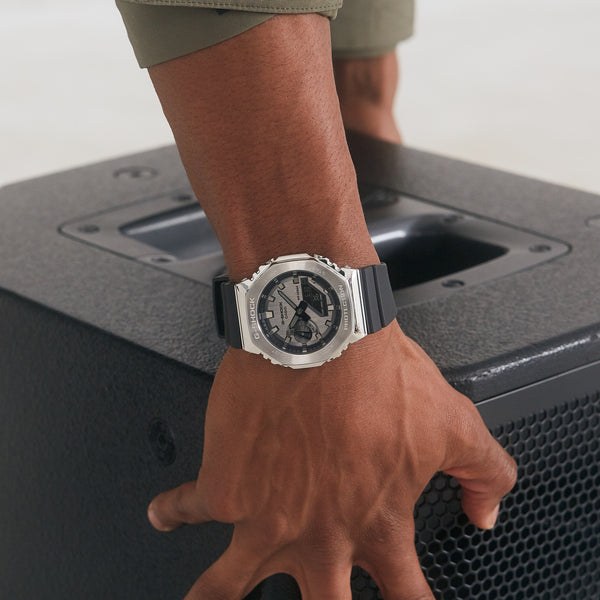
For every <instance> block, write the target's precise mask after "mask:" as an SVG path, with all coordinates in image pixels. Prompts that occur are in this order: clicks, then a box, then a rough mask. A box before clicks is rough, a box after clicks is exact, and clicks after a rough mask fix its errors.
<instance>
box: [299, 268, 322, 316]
mask: <svg viewBox="0 0 600 600" xmlns="http://www.w3.org/2000/svg"><path fill="white" fill-rule="evenodd" d="M300 281H301V282H302V299H303V300H304V301H305V302H306V303H307V304H308V305H309V306H310V307H311V308H312V309H313V310H314V311H315V312H316V313H317V314H318V315H319V316H320V317H326V316H327V296H326V295H325V294H324V293H323V292H320V291H319V290H318V289H317V288H316V287H314V286H312V285H311V284H310V283H309V282H308V277H302V278H301V280H300Z"/></svg>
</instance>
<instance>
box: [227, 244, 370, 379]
mask: <svg viewBox="0 0 600 600" xmlns="http://www.w3.org/2000/svg"><path fill="white" fill-rule="evenodd" d="M330 265H331V266H330ZM296 270H298V271H310V272H312V273H315V274H316V275H319V276H321V277H323V279H325V281H327V282H328V283H329V284H330V285H331V286H332V287H333V288H334V289H335V290H336V292H337V293H338V295H339V297H340V302H341V304H342V324H341V326H340V329H339V330H338V333H337V334H336V335H335V337H334V338H333V339H332V340H331V342H329V344H327V346H325V347H324V348H322V349H321V350H319V351H317V352H314V353H311V354H288V353H287V352H284V351H283V350H280V349H279V348H276V347H275V346H274V345H273V344H271V342H270V341H269V340H268V339H267V338H266V337H265V335H264V333H263V332H262V329H261V328H260V325H259V323H258V315H257V312H256V308H257V305H258V299H259V298H260V295H261V293H262V291H263V290H264V289H265V287H267V285H268V284H269V282H270V281H271V280H272V279H274V278H275V277H278V276H279V275H281V274H282V273H287V272H289V271H296ZM359 279H360V278H359V277H358V272H357V271H356V270H355V269H350V268H344V269H343V274H342V272H341V271H340V270H338V269H337V268H336V267H335V265H332V264H331V263H329V264H327V262H325V260H324V259H321V257H315V256H310V255H309V254H295V255H290V256H281V257H279V258H277V259H274V260H272V261H269V262H268V263H267V264H266V265H263V266H262V267H260V269H259V270H258V271H257V272H256V273H255V274H254V275H253V276H252V278H251V279H245V280H244V281H242V282H241V283H238V284H237V285H236V286H235V291H236V300H237V306H238V316H239V323H240V331H241V336H242V347H243V348H244V350H247V351H248V352H253V353H255V354H262V355H263V356H264V357H265V358H267V359H269V360H270V361H271V362H273V363H275V364H278V365H282V366H286V367H291V368H295V369H302V368H306V367H316V366H319V365H322V364H323V363H325V362H327V361H329V360H332V359H333V358H336V357H338V356H339V355H340V354H341V353H342V352H343V351H344V350H345V349H346V348H347V347H348V344H350V343H352V342H355V341H357V340H359V339H361V338H363V337H364V336H365V328H364V318H363V315H362V303H361V302H360V300H359V301H358V303H357V296H356V293H357V289H358V293H359V296H358V298H360V289H359V288H360V281H359ZM357 306H358V307H360V310H359V311H358V315H357V310H356V308H357Z"/></svg>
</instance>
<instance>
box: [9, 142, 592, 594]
mask: <svg viewBox="0 0 600 600" xmlns="http://www.w3.org/2000/svg"><path fill="white" fill-rule="evenodd" d="M353 148H354V154H355V156H356V160H357V166H358V171H359V177H360V178H361V179H362V180H363V181H366V182H367V183H371V184H376V185H378V186H384V188H385V187H387V188H390V189H396V190H400V191H403V192H405V193H408V194H412V195H415V196H420V197H423V198H425V199H429V200H433V201H437V202H440V203H442V204H444V203H445V204H448V205H450V206H456V207H458V208H460V209H462V210H467V211H470V212H473V213H480V214H482V215H486V216H489V217H491V218H494V219H499V220H502V221H506V222H508V223H513V224H517V225H518V226H519V227H522V228H526V229H531V230H534V231H538V232H540V233H543V234H545V235H549V236H552V237H555V238H558V239H561V240H563V241H565V242H567V243H569V244H571V246H572V251H571V252H570V253H569V254H568V255H565V256H563V257H561V258H559V259H557V260H555V261H553V262H549V263H546V264H543V265H541V266H539V267H536V268H534V269H531V270H529V271H527V272H521V273H516V274H514V275H511V276H509V277H505V278H504V279H498V280H495V281H492V282H490V283H486V284H482V285H480V286H477V287H473V288H464V289H460V290H458V291H457V292H456V293H454V294H452V295H450V296H447V297H444V298H438V299H436V300H434V301H430V302H425V303H422V304H419V305H413V306H409V307H407V308H404V309H402V310H401V311H400V313H399V319H400V322H401V325H402V326H403V328H404V329H405V331H406V332H407V333H409V334H410V335H411V336H412V337H414V338H415V339H416V340H417V341H419V342H420V343H421V344H422V345H423V346H424V347H425V349H426V350H427V352H428V353H429V354H430V355H431V356H432V357H433V358H434V360H435V361H436V362H437V364H438V365H439V366H440V367H441V369H442V371H443V372H444V374H445V375H446V376H447V377H448V378H449V380H450V381H451V382H452V383H453V384H454V385H455V386H457V387H458V388H459V389H461V390H463V391H466V392H467V393H469V394H470V395H471V397H472V398H473V400H475V401H477V402H480V401H482V400H483V399H485V398H490V397H492V396H494V397H496V396H497V395H498V394H505V393H506V392H508V391H510V390H513V389H516V388H520V387H521V386H523V385H525V384H528V383H532V382H535V381H538V380H540V379H545V378H547V377H550V376H553V375H555V376H557V377H556V379H553V380H551V382H550V383H549V385H550V386H551V388H550V389H551V391H552V393H549V390H548V388H547V387H543V388H538V387H535V386H533V387H532V388H529V389H523V390H519V391H518V392H516V393H515V394H513V395H512V396H510V397H508V396H507V397H504V396H501V397H499V398H493V399H492V400H488V401H487V402H480V404H479V406H480V410H481V411H482V414H483V415H484V418H485V419H486V422H487V423H488V425H489V426H490V427H492V429H494V431H495V433H496V434H497V435H498V436H499V439H500V440H501V441H502V443H504V444H505V445H506V446H507V447H508V448H509V450H510V451H511V452H512V453H513V454H514V456H515V458H516V459H517V462H518V463H519V466H520V469H521V480H520V483H519V486H518V487H517V489H516V490H515V492H514V493H513V494H512V495H511V496H510V498H509V499H508V500H507V502H506V503H505V505H504V507H503V510H502V511H501V514H500V525H499V526H498V528H497V529H496V530H494V531H493V532H492V533H482V532H477V531H475V529H474V528H473V527H472V526H471V525H469V524H468V523H466V521H465V518H464V516H462V513H461V512H460V508H459V505H458V491H457V490H456V488H455V486H453V484H452V483H451V480H448V479H447V478H440V479H436V480H435V481H434V482H433V483H432V484H431V486H430V488H429V489H428V491H427V492H426V494H425V495H424V497H423V499H422V500H421V501H420V502H419V505H418V506H417V520H418V526H419V529H418V532H417V544H418V550H419V552H420V556H421V558H422V563H423V567H424V568H425V570H426V573H427V574H428V576H429V577H430V580H431V582H432V586H433V587H434V588H435V589H436V590H437V592H436V593H437V595H438V598H442V600H448V599H449V598H472V597H477V598H482V599H483V600H489V599H490V598H494V597H498V598H500V597H501V598H503V599H510V600H512V599H515V600H516V599H520V598H535V599H536V600H537V599H539V600H546V598H552V599H553V600H554V599H557V600H571V599H574V598H576V599H578V600H579V599H581V600H583V599H584V598H586V599H587V598H598V597H599V593H598V584H599V582H598V571H599V569H598V566H599V565H598V560H599V555H598V552H599V551H598V548H599V543H598V540H599V538H600V531H599V529H598V520H597V518H598V513H599V511H600V507H599V506H598V496H599V492H600V481H599V476H598V462H599V459H600V456H599V452H598V437H599V433H600V431H599V425H598V418H599V411H600V407H599V400H598V390H600V376H598V374H597V373H596V371H594V372H593V373H592V375H589V374H588V375H587V376H586V377H587V379H585V377H584V375H583V373H582V372H579V371H578V372H575V373H574V374H570V375H564V376H563V375H562V374H564V373H565V372H566V371H568V370H569V369H572V368H573V367H577V366H580V365H586V364H588V363H592V362H593V361H597V360H599V359H600V326H599V324H598V322H599V321H600V311H599V309H598V302H597V298H598V294H599V292H600V265H599V261H598V260H597V258H598V248H599V242H600V240H599V236H600V229H599V228H597V227H589V226H588V225H586V219H587V218H588V217H589V216H592V215H597V214H598V213H600V202H599V200H598V197H596V196H593V195H591V194H585V193H583V192H577V191H573V190H568V189H565V188H561V187H557V186H552V185H549V184H543V183H540V182H535V181H531V180H527V179H523V178H521V177H516V176H513V175H507V174H505V173H499V172H496V171H492V170H489V169H485V168H482V167H477V166H473V165H467V164H464V163H460V162H457V161H452V160H450V159H445V158H441V157H436V156H432V155H429V154H424V153H420V152H416V151H413V150H409V149H403V148H397V147H395V146H390V145H388V144H384V143H380V142H375V141H372V140H367V139H363V138H360V137H355V138H353ZM130 166H133V167H135V168H129V167H130ZM186 186H187V181H186V179H185V175H184V174H183V170H182V167H181V165H180V163H179V160H178V157H177V154H176V152H175V150H174V149H173V148H166V149H161V150H156V151H153V152H149V153H144V154H141V155H138V156H134V157H125V158H122V159H116V160H114V161H109V162H106V163H100V164H97V165H92V166H89V167H85V168H82V169H77V170H74V171H71V172H68V173H61V174H56V175H52V176H48V177H44V178H40V179H37V180H33V181H28V182H23V183H19V184H15V185H12V186H8V187H6V188H3V189H1V190H0V253H1V254H0V423H1V424H2V435H0V479H1V481H2V485H1V486H0V597H2V598H36V599H38V598H39V599H41V600H46V599H47V600H54V599H55V598H87V599H89V600H96V599H98V600H100V599H105V598H111V599H115V600H120V599H121V598H123V599H127V600H131V599H132V598H136V599H137V598H144V599H147V600H154V599H156V600H165V599H166V600H170V599H171V598H172V599H175V598H181V597H183V596H184V594H185V592H186V591H187V589H189V587H190V586H191V585H192V583H193V581H194V580H195V578H196V577H197V576H198V574H199V573H201V572H202V571H203V570H204V569H205V568H206V567H207V566H208V565H209V564H210V563H211V562H212V561H213V560H214V559H215V558H216V557H217V556H218V555H219V554H220V553H221V552H222V550H223V549H224V548H225V546H226V544H227V542H228V539H229V536H230V533H231V532H230V528H228V527H225V526H221V525H218V524H208V525H203V526H200V527H193V528H184V529H181V530H179V531H176V532H173V533H171V534H168V535H163V534H160V533H158V532H155V531H153V530H152V529H151V528H150V526H149V524H148V523H147V520H146V516H145V509H146V506H147V503H148V501H149V500H150V499H151V498H152V497H153V496H154V494H155V493H157V492H159V491H162V490H166V489H169V488H171V487H173V486H175V485H178V484H180V483H182V482H183V481H186V480H190V479H193V478H195V476H196V471H197V469H198V467H199V465H200V463H201V448H202V439H201V438H202V429H203V423H204V411H205V408H206V402H207V398H208V393H209V389H210V385H211V375H212V374H213V373H214V371H215V370H216V367H217V365H218V362H219V360H220V358H221V355H222V353H223V351H224V349H225V345H224V343H223V342H222V341H221V340H219V339H218V337H217V335H216V331H215V328H214V322H213V313H212V307H211V290H210V288H208V287H207V286H205V285H201V284H197V283H194V282H192V281H190V280H187V279H183V278H181V277H177V276H174V275H172V274H169V273H167V272H165V271H161V270H158V269H155V268H153V267H152V266H151V265H147V264H141V263H138V262H134V261H131V260H126V259H123V258H122V257H120V256H117V255H114V254H111V253H109V252H106V251H103V250H99V249H97V248H95V247H92V246H89V245H86V244H82V243H81V242H78V241H74V240H72V239H69V238H67V237H65V236H62V235H60V234H59V233H58V227H59V226H60V224H61V223H63V222H65V221H68V220H71V219H73V218H76V217H77V216H79V215H85V214H91V213H93V212H96V211H98V210H103V209H109V208H112V207H114V206H117V205H121V204H124V203H128V202H134V201H136V200H139V199H143V198H147V197H148V196H151V195H156V194H162V193H168V192H171V191H173V190H177V189H182V188H185V187H186ZM90 235H93V228H90ZM588 371H589V370H588ZM584 379H585V382H586V386H587V387H586V388H585V389H583V390H580V389H579V388H578V387H577V382H583V381H584ZM590 382H592V383H590ZM580 387H581V386H580ZM576 388H577V389H576ZM542 411H545V412H542ZM590 411H591V412H590ZM511 414H514V415H518V417H517V416H515V418H514V419H512V418H511V416H510V415H511ZM521 419H522V420H521ZM438 486H439V488H440V489H437V487H438ZM553 507H554V508H553ZM552 510H555V511H556V512H555V513H554V512H553V513H551V511H552ZM428 513H431V514H428ZM434 519H437V520H434ZM544 535H545V536H546V537H545V538H544V537H543V536H544ZM473 552H475V556H471V555H472V553H473ZM490 556H491V558H490ZM515 557H516V558H515ZM477 561H479V562H477ZM498 561H499V563H500V564H501V565H502V569H500V568H499V565H498V564H496V563H497V562H498ZM507 565H508V566H507ZM506 569H508V570H506ZM500 576H502V577H503V579H502V580H500V579H498V580H496V578H498V577H500ZM514 581H518V582H519V583H518V589H517V584H515V583H514ZM477 585H479V586H480V588H477V587H476V586H477ZM361 586H362V589H360V588H361ZM469 586H470V587H469ZM503 586H504V587H503ZM544 586H546V587H544ZM569 586H570V587H569ZM354 590H355V596H356V595H357V594H358V596H357V598H360V600H364V599H365V598H367V599H369V600H370V599H371V598H373V597H374V590H375V588H374V587H373V585H371V583H370V582H369V580H368V579H367V578H365V577H364V576H363V575H361V574H360V573H358V572H356V573H355V582H354ZM465 594H466V595H465ZM485 594H487V595H485ZM296 595H297V587H296V586H295V584H294V583H293V581H291V580H290V579H289V578H288V577H285V576H280V577H276V578H273V579H270V580H268V581H267V582H265V584H264V585H262V586H261V588H260V589H259V590H257V592H256V593H255V594H254V596H253V599H252V600H258V599H259V598H260V600H290V599H291V598H294V597H295V596H296Z"/></svg>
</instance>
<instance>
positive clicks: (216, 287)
mask: <svg viewBox="0 0 600 600" xmlns="http://www.w3.org/2000/svg"><path fill="white" fill-rule="evenodd" d="M213 306H214V309H215V321H216V323H217V331H218V333H219V336H221V337H224V338H225V341H226V342H227V343H228V344H229V345H230V346H231V347H232V348H241V347H242V334H241V333H240V321H239V317H238V311H237V302H236V300H235V284H234V283H233V282H231V281H229V278H228V277H227V275H219V276H218V277H215V278H214V280H213Z"/></svg>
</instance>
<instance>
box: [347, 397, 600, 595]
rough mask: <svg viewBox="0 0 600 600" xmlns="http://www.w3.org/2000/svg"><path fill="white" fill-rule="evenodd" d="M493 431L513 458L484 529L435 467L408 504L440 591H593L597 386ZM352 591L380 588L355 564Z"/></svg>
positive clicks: (599, 458) (597, 539)
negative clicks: (507, 488)
mask: <svg viewBox="0 0 600 600" xmlns="http://www.w3.org/2000/svg"><path fill="white" fill-rule="evenodd" d="M493 433H494V435H495V437H496V439H498V441H499V442H500V444H502V446H504V447H505V448H506V449H507V450H508V452H509V453H510V454H511V455H512V456H513V457H514V458H515V460H516V461H517V463H518V465H519V480H518V482H517V485H516V486H515V488H514V490H513V491H512V492H511V493H510V494H509V495H508V496H507V497H506V498H505V500H504V502H503V504H502V508H501V511H500V515H499V518H498V523H497V525H496V527H495V528H494V529H493V530H491V531H482V530H479V529H478V528H477V527H475V526H474V525H473V524H471V523H470V522H469V520H468V518H467V517H466V516H465V514H464V513H463V512H462V510H461V506H460V497H461V492H460V488H459V486H458V483H457V482H456V480H455V479H453V478H450V477H448V476H446V475H443V474H438V475H436V476H435V477H434V478H433V479H432V480H431V482H430V483H429V484H428V486H427V488H426V489H425V491H424V492H423V494H422V496H421V497H420V499H419V501H418V502H417V505H416V507H415V523H416V547H417V553H418V555H419V559H420V561H421V566H422V567H423V571H424V573H425V576H426V578H427V580H428V582H429V584H430V586H431V589H432V590H433V592H434V595H435V596H436V598H438V599H439V600H458V599H461V600H463V599H473V598H476V599H477V600H495V599H502V600H521V599H523V600H525V599H527V600H530V599H540V600H547V599H548V600H549V599H552V600H598V599H600V393H598V394H595V395H593V396H588V397H584V398H580V399H577V400H573V401H571V402H565V403H564V404H560V405H559V406H554V407H552V408H549V409H546V410H542V411H540V412H538V413H536V414H533V415H531V416H529V417H528V418H522V419H518V420H516V421H514V422H510V423H508V424H504V425H501V426H499V427H497V428H496V429H494V430H493ZM352 588H353V600H373V599H375V598H381V594H380V592H379V591H378V590H377V587H376V585H375V583H374V582H373V580H372V579H371V578H370V577H369V575H368V574H367V573H366V572H365V571H363V570H362V569H358V568H357V569H354V571H353V574H352Z"/></svg>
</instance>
